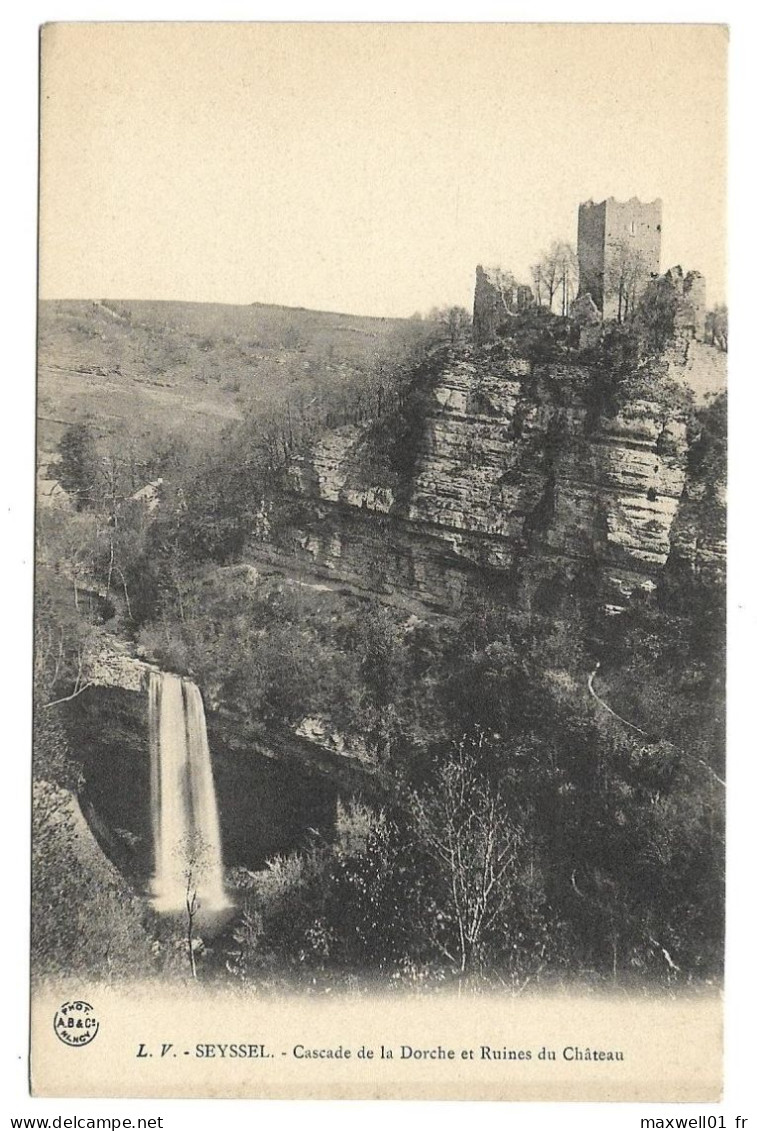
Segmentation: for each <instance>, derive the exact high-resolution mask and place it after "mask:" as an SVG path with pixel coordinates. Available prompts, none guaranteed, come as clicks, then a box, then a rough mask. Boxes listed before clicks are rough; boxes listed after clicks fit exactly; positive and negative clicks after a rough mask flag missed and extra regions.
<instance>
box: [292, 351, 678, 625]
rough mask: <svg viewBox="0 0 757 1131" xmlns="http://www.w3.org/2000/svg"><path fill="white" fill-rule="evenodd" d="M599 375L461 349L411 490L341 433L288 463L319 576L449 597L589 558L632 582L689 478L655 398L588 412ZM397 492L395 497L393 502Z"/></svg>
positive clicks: (663, 533)
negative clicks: (610, 413) (480, 581)
mask: <svg viewBox="0 0 757 1131" xmlns="http://www.w3.org/2000/svg"><path fill="white" fill-rule="evenodd" d="M592 379H595V375H592V373H591V372H590V371H589V370H588V369H586V368H585V367H582V366H581V365H578V364H574V363H572V362H571V361H570V360H566V361H565V362H564V363H560V364H556V363H549V364H544V365H541V366H539V365H537V366H532V365H531V364H530V363H529V362H528V361H527V360H526V359H524V358H522V357H517V356H508V355H507V352H506V350H502V349H500V350H497V349H487V348H478V349H467V350H466V349H460V350H457V351H456V352H455V353H453V354H452V355H451V356H450V358H449V361H448V363H447V364H446V366H445V367H444V368H443V370H442V372H441V374H440V375H439V377H438V378H437V380H436V382H435V385H434V387H433V390H432V392H431V396H430V398H429V409H428V412H427V415H426V418H425V421H424V422H423V427H422V428H421V429H420V431H419V437H420V439H419V443H418V448H417V452H416V453H415V467H414V472H413V474H412V476H411V479H410V482H409V484H408V489H407V490H405V491H403V492H401V493H398V492H397V491H396V490H395V485H389V484H387V483H384V482H377V483H374V484H370V485H366V484H365V482H364V470H365V469H364V468H361V467H360V451H361V443H362V439H363V438H362V435H361V432H360V430H359V429H358V428H355V427H350V428H344V429H340V430H339V431H338V432H334V433H331V434H329V435H328V436H326V437H325V438H324V439H323V440H322V441H321V443H319V444H318V445H316V447H315V449H314V451H313V452H312V454H311V456H310V457H309V458H308V459H306V460H302V461H301V462H300V463H299V464H297V465H296V466H295V467H294V468H293V471H292V474H291V479H290V482H291V486H292V489H293V493H294V494H295V495H296V496H297V497H299V498H300V499H301V500H302V502H303V503H305V507H304V508H303V511H304V513H305V514H307V520H306V521H301V522H300V526H299V528H298V532H296V533H295V544H296V553H297V555H298V556H299V557H300V558H301V560H302V561H303V562H307V563H309V565H310V566H312V567H315V568H317V569H318V568H320V569H321V570H322V571H324V572H325V573H326V574H328V575H330V576H332V577H335V578H341V579H342V580H345V581H350V582H351V583H355V584H362V585H364V586H365V587H366V588H371V589H373V590H377V591H379V592H380V591H382V590H384V591H394V590H398V591H400V592H401V593H404V594H406V595H407V596H411V597H418V598H420V599H421V600H424V601H428V602H434V603H440V604H443V605H445V606H448V605H449V604H450V603H452V604H454V603H455V602H456V601H457V600H458V599H459V598H460V597H461V596H462V595H463V594H464V593H465V592H466V590H467V589H468V588H469V586H470V585H471V584H476V579H477V577H478V578H480V576H481V574H482V572H484V573H487V574H489V575H490V574H491V573H492V572H494V573H495V574H503V575H504V574H506V573H507V571H508V570H510V569H511V568H512V567H513V566H514V565H515V564H516V563H518V562H519V561H522V560H523V559H524V558H529V557H533V558H534V559H536V558H539V559H545V558H546V559H558V560H563V561H565V560H568V561H570V562H573V563H575V564H576V567H577V568H581V566H582V564H588V563H591V564H592V565H598V566H599V567H600V568H603V569H604V570H605V571H606V572H607V574H608V576H611V577H612V578H613V579H617V576H618V575H620V576H621V578H622V579H623V582H622V583H623V586H624V588H625V589H628V590H629V591H630V588H633V586H635V585H639V586H640V585H647V584H648V583H649V582H650V580H651V579H653V578H654V577H656V575H657V574H658V573H659V572H660V571H661V569H662V568H663V567H664V565H665V563H666V561H667V558H668V555H669V553H670V533H671V527H672V524H673V521H674V519H675V516H676V513H677V509H678V504H679V500H680V497H681V493H682V491H683V487H684V481H685V461H686V453H687V442H686V429H685V424H684V421H683V419H679V418H676V417H671V415H670V413H669V411H668V410H666V409H665V408H663V406H662V405H661V404H658V403H656V402H655V401H653V400H636V401H633V402H631V403H629V404H626V405H625V406H624V408H623V409H622V411H621V412H620V413H619V414H618V415H616V416H614V417H612V418H601V417H600V418H599V419H595V418H594V417H593V416H592V415H591V414H590V411H589V408H588V407H587V405H588V404H589V403H591V401H590V398H586V397H582V396H580V395H577V393H576V390H581V389H584V390H585V389H586V388H587V387H588V386H589V384H590V382H591V381H592ZM400 494H401V499H400V497H399V496H400Z"/></svg>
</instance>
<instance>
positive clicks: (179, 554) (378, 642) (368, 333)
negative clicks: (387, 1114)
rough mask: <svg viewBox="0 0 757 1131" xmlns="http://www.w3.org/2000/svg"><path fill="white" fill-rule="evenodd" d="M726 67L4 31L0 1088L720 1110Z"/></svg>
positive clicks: (606, 27) (52, 27)
mask: <svg viewBox="0 0 757 1131" xmlns="http://www.w3.org/2000/svg"><path fill="white" fill-rule="evenodd" d="M727 54H728V30H727V28H726V27H724V26H721V25H717V24H715V23H712V24H699V25H693V24H690V25H685V24H667V25H664V24H635V25H634V24H616V25H611V24H573V25H571V24H506V23H500V24H464V23H463V24H454V25H453V24H388V23H387V24H381V23H366V24H349V23H341V24H340V23H336V24H319V23H313V24H306V23H299V24H291V23H268V24H263V23H194V24H190V23H157V22H156V23H141V22H134V23H78V24H77V23H57V24H56V23H53V24H48V25H46V26H44V27H43V28H42V31H41V64H40V66H41V84H40V197H39V304H38V341H37V436H36V519H35V539H36V546H35V589H34V722H33V730H34V733H33V757H32V794H33V796H32V897H31V936H30V951H31V955H30V961H31V1007H32V1008H31V1015H32V1021H31V1025H32V1040H31V1086H32V1089H33V1092H34V1093H35V1094H37V1095H42V1096H51V1095H52V1096H81V1097H86V1096H129V1097H143V1096H156V1097H158V1096H164V1097H169V1096H214V1097H217V1096H228V1097H233V1096H238V1097H265V1098H276V1097H284V1098H315V1097H322V1098H353V1099H354V1098H387V1099H398V1098H430V1099H444V1098H468V1099H502V1100H508V1099H528V1100H566V1099H577V1100H625V1101H631V1100H636V1101H656V1102H662V1101H672V1100H696V1101H712V1100H717V1099H718V1098H719V1096H720V1094H721V1089H722V987H723V962H724V937H725V887H726V885H725V831H726V830H725V794H726V751H725V718H726V702H725V685H726V488H727V452H728V449H727V431H728V429H727V399H726V394H727V369H728V297H729V296H728V289H727V276H726V156H727V132H726V124H727V123H726V112H727Z"/></svg>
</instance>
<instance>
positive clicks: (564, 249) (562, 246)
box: [531, 240, 578, 317]
mask: <svg viewBox="0 0 757 1131" xmlns="http://www.w3.org/2000/svg"><path fill="white" fill-rule="evenodd" d="M531 277H532V279H533V282H534V294H535V295H536V301H537V303H538V304H539V305H541V304H542V301H543V299H544V298H546V302H545V303H544V305H545V306H547V307H549V309H550V310H551V309H552V307H553V304H554V300H555V296H556V295H560V313H561V314H562V316H563V317H566V316H567V314H568V311H569V310H570V304H571V302H572V301H573V297H574V295H575V292H576V284H577V281H578V257H577V256H576V252H575V249H574V248H573V247H572V246H571V244H569V243H566V242H565V240H554V241H553V242H552V243H551V244H550V246H549V249H548V250H547V251H545V252H544V253H543V254H542V257H541V259H540V261H539V262H538V263H537V264H535V265H534V266H533V267H532V268H531Z"/></svg>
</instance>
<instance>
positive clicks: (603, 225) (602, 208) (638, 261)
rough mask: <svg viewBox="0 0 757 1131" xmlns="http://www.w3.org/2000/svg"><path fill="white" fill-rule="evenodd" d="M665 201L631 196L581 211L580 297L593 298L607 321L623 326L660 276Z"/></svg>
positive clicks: (583, 206) (586, 206) (588, 203)
mask: <svg viewBox="0 0 757 1131" xmlns="http://www.w3.org/2000/svg"><path fill="white" fill-rule="evenodd" d="M661 247H662V201H661V200H653V201H651V203H649V204H644V203H643V202H642V201H640V200H637V199H636V197H633V198H632V199H631V200H625V201H622V200H615V198H614V197H612V196H611V197H608V199H607V200H603V201H602V202H601V203H600V204H595V203H594V201H593V200H589V201H586V202H585V203H584V204H581V205H579V208H578V243H577V250H578V294H579V296H581V295H584V294H588V295H591V297H592V299H593V301H594V304H595V306H596V308H597V310H598V311H599V312H600V314H601V315H602V318H603V319H604V320H605V321H609V320H617V321H623V319H624V318H625V317H627V315H628V314H629V313H630V312H631V311H632V310H633V308H634V306H635V305H636V302H637V300H638V299H639V298H640V297H641V295H642V294H643V292H644V291H645V290H646V287H647V285H648V284H649V282H650V280H651V279H653V278H655V276H657V275H659V273H660V251H661Z"/></svg>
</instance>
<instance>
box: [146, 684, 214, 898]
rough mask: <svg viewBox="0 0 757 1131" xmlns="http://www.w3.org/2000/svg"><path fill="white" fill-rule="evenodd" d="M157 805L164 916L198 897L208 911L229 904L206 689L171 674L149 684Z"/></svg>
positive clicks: (158, 894)
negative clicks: (211, 754)
mask: <svg viewBox="0 0 757 1131" xmlns="http://www.w3.org/2000/svg"><path fill="white" fill-rule="evenodd" d="M148 693H149V726H150V765H151V775H152V780H151V807H152V827H153V843H154V846H155V867H154V873H153V879H152V884H151V889H152V896H153V906H154V907H155V908H156V910H158V911H166V912H178V911H182V910H184V908H185V907H186V903H187V899H191V898H192V897H193V896H194V898H195V899H196V903H197V907H198V909H201V910H202V911H203V912H206V913H207V912H215V911H220V910H222V909H223V908H225V907H228V906H229V900H228V898H227V896H226V893H225V891H224V884H223V852H222V846H221V833H220V828H219V823H218V805H217V802H216V793H215V786H214V784H213V769H212V766H211V761H210V750H209V747H208V735H207V730H206V726H205V709H204V707H203V702H202V696H201V695H200V689H199V688H198V687H197V685H196V684H194V683H192V681H191V680H189V679H182V678H181V677H180V676H178V675H173V674H172V673H170V672H151V673H150V683H149V692H148Z"/></svg>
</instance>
